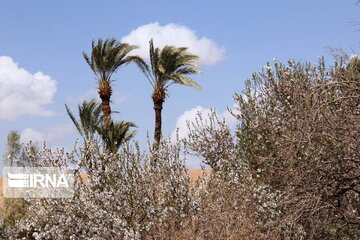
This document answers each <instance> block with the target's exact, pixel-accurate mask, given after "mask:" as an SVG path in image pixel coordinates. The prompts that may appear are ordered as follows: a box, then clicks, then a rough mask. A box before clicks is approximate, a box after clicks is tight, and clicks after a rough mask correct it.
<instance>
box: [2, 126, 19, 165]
mask: <svg viewBox="0 0 360 240" xmlns="http://www.w3.org/2000/svg"><path fill="white" fill-rule="evenodd" d="M21 150H22V145H21V143H20V134H19V132H18V131H15V130H12V131H10V132H9V133H8V136H7V149H6V153H5V156H4V163H5V165H9V166H13V165H14V163H13V162H12V161H11V160H10V159H16V158H19V157H20V154H21Z"/></svg>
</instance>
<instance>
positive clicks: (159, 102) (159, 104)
mask: <svg viewBox="0 0 360 240" xmlns="http://www.w3.org/2000/svg"><path fill="white" fill-rule="evenodd" d="M153 102H154V110H155V131H154V145H153V149H154V150H157V149H158V148H159V144H160V140H161V124H162V120H161V111H162V108H163V103H164V100H163V99H153Z"/></svg>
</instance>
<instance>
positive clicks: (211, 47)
mask: <svg viewBox="0 0 360 240" xmlns="http://www.w3.org/2000/svg"><path fill="white" fill-rule="evenodd" d="M151 38H152V39H154V45H155V47H164V46H165V45H174V46H177V47H187V48H189V51H191V52H192V53H194V54H196V55H198V56H199V58H200V59H199V63H200V64H202V65H214V64H216V63H218V62H220V61H221V60H223V59H224V55H225V49H224V48H223V47H220V46H219V45H218V44H217V43H216V42H214V41H213V40H211V39H209V38H207V37H198V36H197V35H196V33H195V32H194V31H193V30H191V29H190V28H188V27H186V26H183V25H178V24H173V23H170V24H167V25H165V26H161V25H160V24H159V23H157V22H155V23H149V24H146V25H142V26H140V27H138V28H136V29H135V30H133V31H132V32H131V33H130V34H129V35H127V36H125V37H123V38H122V39H121V41H122V42H126V43H130V44H135V45H138V46H139V47H140V49H138V50H136V51H134V53H136V54H138V55H139V56H141V57H143V58H144V59H148V58H149V41H150V39H151Z"/></svg>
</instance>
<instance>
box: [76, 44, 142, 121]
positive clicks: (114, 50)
mask: <svg viewBox="0 0 360 240" xmlns="http://www.w3.org/2000/svg"><path fill="white" fill-rule="evenodd" d="M136 48H137V46H134V45H129V44H127V43H120V42H118V41H116V40H115V39H106V40H104V41H103V40H102V39H99V40H98V41H97V43H95V41H93V42H92V52H91V56H88V55H87V54H86V53H85V52H84V53H83V56H84V58H85V60H86V62H87V63H88V64H89V66H90V68H91V70H92V71H93V72H94V74H95V76H96V79H97V81H98V93H99V96H100V99H101V104H102V111H103V116H104V125H105V126H107V125H108V124H109V123H110V119H111V116H110V114H111V107H110V100H111V95H112V86H111V82H112V81H113V79H112V78H111V77H112V74H113V73H114V72H115V71H116V70H117V69H118V68H119V67H120V66H122V65H124V64H129V63H131V62H134V63H136V64H138V66H139V67H141V68H143V66H144V64H145V63H144V61H143V59H142V58H140V57H139V56H132V55H129V54H130V52H131V51H132V50H134V49H136Z"/></svg>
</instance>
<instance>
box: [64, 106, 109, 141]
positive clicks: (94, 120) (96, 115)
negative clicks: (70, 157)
mask: <svg viewBox="0 0 360 240" xmlns="http://www.w3.org/2000/svg"><path fill="white" fill-rule="evenodd" d="M65 108H66V111H67V114H68V115H69V117H70V119H71V121H72V122H73V123H74V125H75V127H76V129H77V130H78V132H79V133H80V135H81V136H82V138H83V139H84V142H85V143H86V142H87V141H91V140H94V136H95V133H96V130H97V128H98V126H99V125H100V123H101V119H102V117H101V105H100V104H99V103H97V102H96V101H95V99H92V100H91V101H89V102H87V101H84V102H83V103H82V104H81V105H78V111H79V118H80V121H78V120H77V119H76V118H75V116H74V114H73V113H72V112H71V111H70V109H69V107H68V106H67V105H66V104H65Z"/></svg>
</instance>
